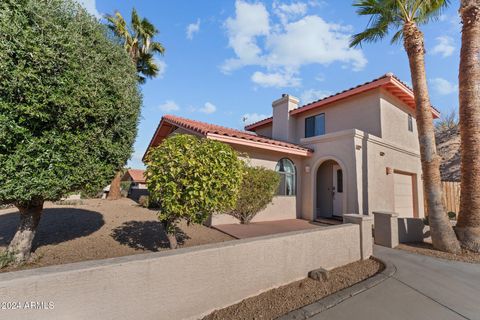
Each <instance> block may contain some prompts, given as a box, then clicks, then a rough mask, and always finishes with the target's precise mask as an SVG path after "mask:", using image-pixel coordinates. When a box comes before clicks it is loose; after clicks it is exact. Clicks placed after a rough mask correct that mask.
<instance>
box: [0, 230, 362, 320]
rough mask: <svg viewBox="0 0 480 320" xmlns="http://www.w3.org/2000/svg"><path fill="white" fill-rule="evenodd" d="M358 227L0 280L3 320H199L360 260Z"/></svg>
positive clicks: (65, 267)
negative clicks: (31, 305)
mask: <svg viewBox="0 0 480 320" xmlns="http://www.w3.org/2000/svg"><path fill="white" fill-rule="evenodd" d="M359 243H360V228H359V226H358V225H354V224H344V225H340V226H333V227H329V228H315V229H311V230H302V231H300V232H292V233H283V234H278V235H272V236H266V237H259V238H250V239H245V240H236V241H229V242H223V243H218V244H212V245H205V246H198V247H193V248H183V249H177V250H170V251H166V252H160V253H150V254H140V255H134V256H129V257H121V258H113V259H106V260H97V261H88V262H81V263H75V264H69V265H63V266H53V267H46V268H39V269H34V270H28V271H19V272H9V273H3V274H0V297H1V299H2V301H21V302H23V301H45V302H49V301H52V302H53V303H54V309H52V310H32V309H27V310H1V311H0V313H1V315H2V319H3V318H5V319H10V320H16V319H38V320H43V319H48V320H56V319H62V320H63V319H92V320H93V319H117V320H123V319H145V320H149V319H152V320H153V319H155V320H161V319H168V320H174V319H199V318H202V316H204V315H206V314H208V313H210V312H211V311H213V310H215V309H220V308H224V307H226V306H229V305H232V304H235V303H237V302H239V301H241V300H243V299H245V298H247V297H250V296H254V295H257V294H259V293H261V292H263V291H266V290H268V289H271V288H275V287H278V286H281V285H284V284H287V283H290V282H292V281H296V280H299V279H302V278H305V277H306V276H307V274H308V272H309V271H311V270H313V269H317V268H319V267H323V268H325V269H332V268H335V267H338V266H342V265H345V264H347V263H351V262H354V261H357V260H360V258H361V248H360V247H361V246H360V245H359Z"/></svg>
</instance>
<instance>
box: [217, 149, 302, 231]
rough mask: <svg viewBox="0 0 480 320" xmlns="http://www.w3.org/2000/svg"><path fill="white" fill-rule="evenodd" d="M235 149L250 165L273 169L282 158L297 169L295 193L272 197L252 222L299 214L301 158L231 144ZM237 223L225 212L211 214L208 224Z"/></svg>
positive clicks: (298, 215) (295, 216)
mask: <svg viewBox="0 0 480 320" xmlns="http://www.w3.org/2000/svg"><path fill="white" fill-rule="evenodd" d="M232 147H233V148H234V149H235V150H237V151H238V152H239V153H240V154H241V155H242V158H243V159H244V160H245V161H247V162H248V163H249V165H251V166H259V167H264V168H267V169H270V170H275V166H276V165H277V162H278V161H279V160H280V159H282V158H288V159H290V160H291V161H292V162H293V163H294V165H295V168H296V171H297V180H296V183H297V194H296V196H277V197H275V198H274V199H273V201H272V203H270V204H269V205H268V206H267V207H266V208H265V209H264V210H262V211H260V212H259V213H258V214H257V215H256V216H255V217H254V219H253V220H252V222H260V221H273V220H284V219H295V218H298V217H300V216H301V214H300V212H301V204H302V200H301V196H302V195H301V189H300V188H301V185H300V184H301V181H302V177H301V175H300V174H299V170H300V169H301V168H302V161H303V160H302V158H300V157H298V156H290V155H285V154H284V153H280V152H275V151H269V150H258V149H253V148H250V147H245V146H238V145H232ZM230 223H239V221H238V220H237V219H236V218H234V217H232V216H230V215H227V214H216V215H213V216H212V217H211V219H210V221H209V223H208V225H213V226H215V225H219V224H230Z"/></svg>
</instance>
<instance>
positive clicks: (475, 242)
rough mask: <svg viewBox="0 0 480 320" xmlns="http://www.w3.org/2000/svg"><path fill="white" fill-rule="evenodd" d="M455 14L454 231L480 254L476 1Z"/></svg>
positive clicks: (479, 11)
mask: <svg viewBox="0 0 480 320" xmlns="http://www.w3.org/2000/svg"><path fill="white" fill-rule="evenodd" d="M459 12H460V16H461V18H462V24H463V26H462V48H461V49H460V69H459V74H458V84H459V103H460V137H461V143H462V144H461V145H462V148H461V159H462V173H461V191H462V193H461V195H460V212H459V215H458V223H457V226H456V228H455V231H456V232H457V236H458V238H459V239H460V242H461V244H462V246H463V247H465V248H467V249H470V250H473V251H476V252H480V193H479V191H478V190H479V189H480V124H479V123H480V0H462V1H461V3H460V10H459Z"/></svg>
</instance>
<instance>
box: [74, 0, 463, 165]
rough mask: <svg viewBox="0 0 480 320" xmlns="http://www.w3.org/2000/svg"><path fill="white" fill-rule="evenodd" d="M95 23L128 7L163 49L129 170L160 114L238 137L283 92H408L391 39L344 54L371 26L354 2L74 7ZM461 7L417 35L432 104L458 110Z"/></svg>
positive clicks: (94, 1) (171, 1)
mask: <svg viewBox="0 0 480 320" xmlns="http://www.w3.org/2000/svg"><path fill="white" fill-rule="evenodd" d="M77 1H79V2H80V3H82V4H83V5H84V6H85V8H86V9H87V10H88V11H89V12H90V13H92V14H94V15H95V16H97V17H99V18H100V19H101V18H102V17H103V16H104V15H105V14H112V13H114V12H115V11H119V12H120V13H121V14H122V15H123V16H124V17H126V18H128V19H129V17H130V13H131V10H132V8H135V9H136V10H137V11H138V13H139V14H140V15H141V16H142V17H146V18H147V19H149V20H150V21H151V22H152V23H153V24H154V25H155V26H156V27H157V29H158V30H159V31H160V34H159V35H158V36H157V38H156V41H159V42H161V43H162V44H163V46H164V47H165V48H166V52H165V55H164V56H163V57H162V56H159V57H158V58H157V62H158V64H159V65H160V66H161V72H160V76H159V77H158V78H155V79H151V80H148V81H147V83H146V84H144V85H142V86H141V90H142V94H143V106H142V116H141V120H140V123H139V127H138V135H137V138H136V142H135V145H134V149H135V151H134V153H133V155H132V158H131V159H130V160H129V162H128V166H129V167H132V168H143V167H144V165H143V163H142V161H141V158H142V156H143V154H144V153H145V151H146V148H147V146H148V144H149V142H150V139H151V138H152V136H153V134H154V132H155V129H156V127H157V125H158V123H159V121H160V119H161V117H162V116H163V115H165V114H174V115H178V116H182V117H186V118H191V119H196V120H200V121H205V122H210V123H214V124H219V125H223V126H227V127H231V128H236V129H242V128H243V126H244V124H248V123H252V122H255V121H258V120H261V119H263V118H266V117H269V116H271V108H272V107H271V103H272V101H274V100H276V99H278V98H280V96H281V94H282V93H288V94H291V95H294V96H296V97H298V98H300V100H301V102H300V105H303V104H305V103H308V102H311V101H314V100H318V99H320V98H323V97H325V96H328V95H330V94H334V93H336V92H339V91H342V90H345V89H348V88H350V87H352V86H356V85H358V84H361V83H364V82H367V81H370V80H372V79H374V78H377V77H379V76H381V75H384V74H385V73H387V72H393V73H394V74H395V75H396V76H398V77H399V78H400V79H402V80H403V81H405V82H406V83H407V84H409V85H410V84H411V80H410V71H409V67H408V60H407V56H406V53H405V51H404V50H403V46H402V44H401V43H399V44H394V45H392V44H390V39H391V35H393V33H392V34H391V35H389V36H390V37H387V38H385V39H384V40H382V41H380V42H378V43H373V44H369V43H367V44H364V45H363V46H362V47H361V48H353V49H352V48H349V46H348V44H349V39H350V37H351V35H352V34H355V33H358V32H361V31H362V30H363V29H364V28H365V27H366V25H367V23H368V18H367V17H360V16H358V15H357V14H356V13H355V8H354V7H352V1H350V0H341V1H338V0H337V1H334V0H331V1H322V0H298V1H295V0H294V1H286V0H285V1H283V0H272V1H251V0H237V1H233V0H232V1H225V0H208V1H189V0H162V1H153V0H140V1H139V0H137V1H131V0H122V1H117V0H77ZM458 6H459V3H458V0H455V1H451V4H450V7H449V8H447V9H446V10H445V11H444V12H443V13H442V14H441V15H440V16H439V18H438V20H437V21H433V22H430V23H429V24H428V25H425V26H422V27H421V29H422V31H423V32H424V34H425V47H426V51H427V54H426V57H425V58H426V71H427V80H428V84H429V89H430V90H429V91H430V97H431V100H432V104H433V105H434V106H435V107H437V108H438V109H440V111H441V112H442V113H443V114H448V113H450V112H451V111H452V110H455V109H457V108H458V64H459V49H460V38H461V34H460V30H461V27H460V19H459V17H458V14H457V10H458Z"/></svg>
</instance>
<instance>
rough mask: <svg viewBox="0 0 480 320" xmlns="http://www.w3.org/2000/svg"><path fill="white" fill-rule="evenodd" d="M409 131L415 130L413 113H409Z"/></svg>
mask: <svg viewBox="0 0 480 320" xmlns="http://www.w3.org/2000/svg"><path fill="white" fill-rule="evenodd" d="M408 131H410V132H413V118H412V115H411V114H409V115H408Z"/></svg>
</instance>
